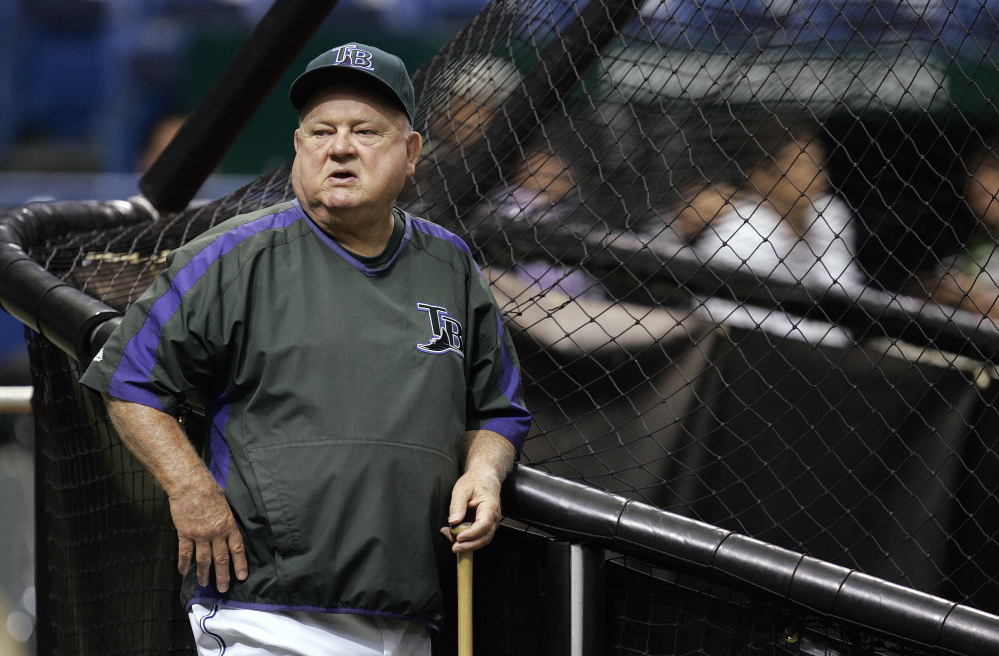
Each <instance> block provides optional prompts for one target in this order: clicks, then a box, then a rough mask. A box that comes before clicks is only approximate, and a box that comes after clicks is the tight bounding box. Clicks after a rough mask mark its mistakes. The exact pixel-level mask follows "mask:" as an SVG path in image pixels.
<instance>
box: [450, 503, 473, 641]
mask: <svg viewBox="0 0 999 656" xmlns="http://www.w3.org/2000/svg"><path fill="white" fill-rule="evenodd" d="M471 525H472V523H471V522H463V523H461V524H459V525H458V526H455V527H453V528H452V529H451V534H452V535H458V533H460V532H462V531H463V530H465V529H466V528H468V527H469V526H471ZM458 656H472V552H471V551H463V552H461V553H459V554H458Z"/></svg>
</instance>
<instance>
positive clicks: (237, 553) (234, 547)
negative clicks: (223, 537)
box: [229, 531, 249, 581]
mask: <svg viewBox="0 0 999 656" xmlns="http://www.w3.org/2000/svg"><path fill="white" fill-rule="evenodd" d="M229 555H231V556H232V568H233V569H234V570H236V578H237V579H239V580H240V581H245V580H246V577H247V575H248V574H249V568H248V567H247V564H246V548H245V547H244V546H243V536H242V535H240V534H239V531H233V532H232V533H230V534H229Z"/></svg>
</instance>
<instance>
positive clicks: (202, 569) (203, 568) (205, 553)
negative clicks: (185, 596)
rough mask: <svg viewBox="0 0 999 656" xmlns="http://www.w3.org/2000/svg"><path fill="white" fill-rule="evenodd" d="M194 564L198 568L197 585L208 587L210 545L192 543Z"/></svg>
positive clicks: (209, 543)
mask: <svg viewBox="0 0 999 656" xmlns="http://www.w3.org/2000/svg"><path fill="white" fill-rule="evenodd" d="M194 562H195V563H196V564H197V568H198V585H201V586H205V585H208V575H209V572H210V571H211V569H212V543H211V542H208V541H207V540H205V541H200V542H195V543H194Z"/></svg>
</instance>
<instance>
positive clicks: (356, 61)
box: [330, 43, 375, 71]
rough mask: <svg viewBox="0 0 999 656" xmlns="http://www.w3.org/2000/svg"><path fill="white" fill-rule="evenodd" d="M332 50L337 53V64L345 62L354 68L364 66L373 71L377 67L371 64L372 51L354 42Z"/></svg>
mask: <svg viewBox="0 0 999 656" xmlns="http://www.w3.org/2000/svg"><path fill="white" fill-rule="evenodd" d="M330 52H335V53H336V64H337V65H341V64H345V65H347V66H353V67H354V68H363V69H365V70H369V71H373V70H375V67H374V66H372V65H371V53H370V52H368V51H367V50H361V49H360V48H358V47H357V46H356V45H354V44H353V43H350V44H348V45H345V46H340V47H338V48H333V50H331V51H330Z"/></svg>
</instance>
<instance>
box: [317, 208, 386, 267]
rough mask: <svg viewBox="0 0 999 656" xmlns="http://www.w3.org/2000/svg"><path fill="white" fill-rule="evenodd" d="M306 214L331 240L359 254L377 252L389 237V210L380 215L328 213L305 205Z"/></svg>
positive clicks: (374, 254)
mask: <svg viewBox="0 0 999 656" xmlns="http://www.w3.org/2000/svg"><path fill="white" fill-rule="evenodd" d="M302 207H303V209H305V212H306V214H308V215H309V218H311V219H312V221H313V222H314V223H315V224H316V225H317V226H318V227H319V229H320V230H322V231H323V232H325V233H326V234H327V235H328V236H329V237H330V238H331V239H332V240H333V241H335V242H336V243H337V244H339V245H340V246H342V247H343V248H344V249H346V250H348V251H350V252H351V253H354V254H356V255H360V256H362V257H374V256H376V255H380V254H381V253H382V252H383V251H384V250H385V246H386V245H388V242H389V239H390V238H391V237H392V230H393V229H394V227H395V219H394V217H393V215H392V211H391V210H389V212H388V213H387V214H386V215H383V216H382V217H366V216H344V215H332V214H330V213H329V212H326V211H323V209H325V208H321V209H319V210H318V211H317V210H315V209H313V208H306V207H305V205H303V206H302Z"/></svg>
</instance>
